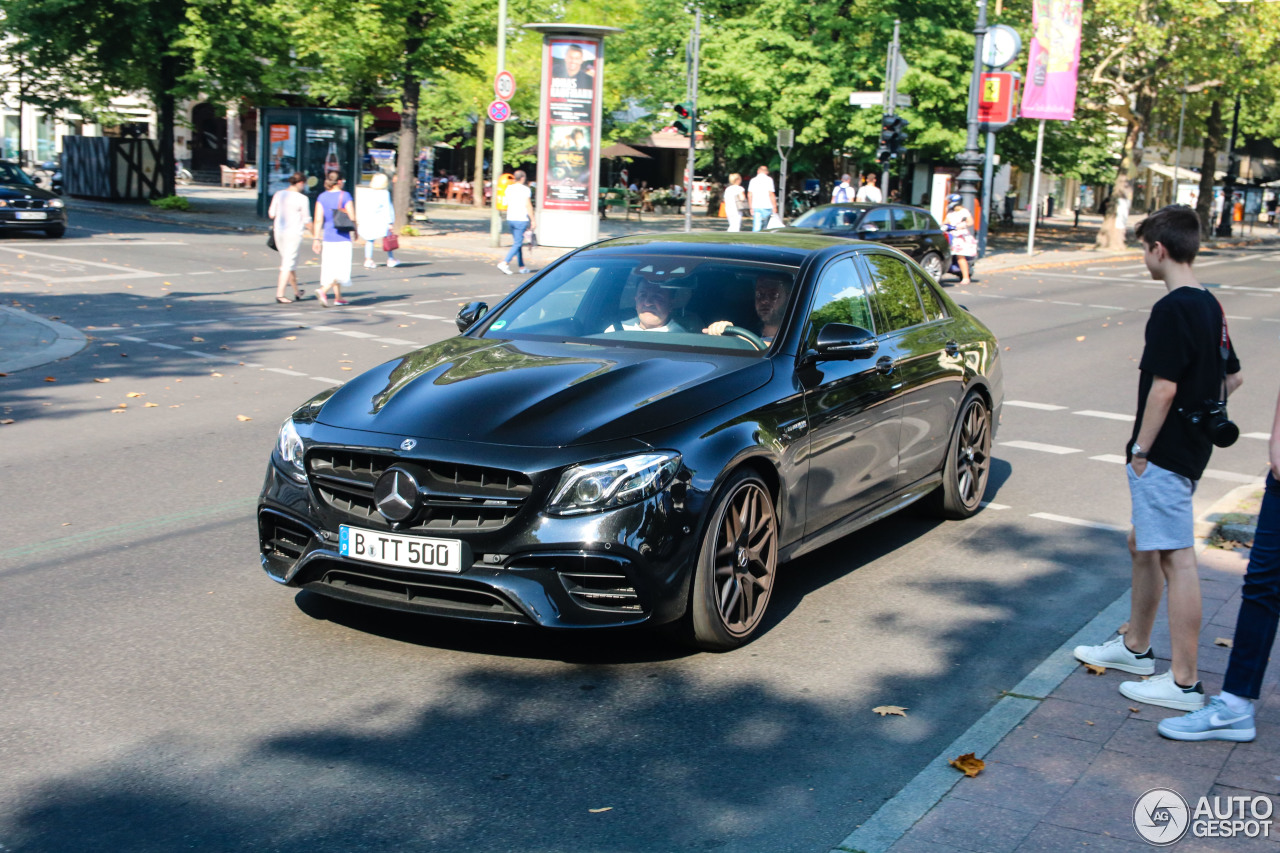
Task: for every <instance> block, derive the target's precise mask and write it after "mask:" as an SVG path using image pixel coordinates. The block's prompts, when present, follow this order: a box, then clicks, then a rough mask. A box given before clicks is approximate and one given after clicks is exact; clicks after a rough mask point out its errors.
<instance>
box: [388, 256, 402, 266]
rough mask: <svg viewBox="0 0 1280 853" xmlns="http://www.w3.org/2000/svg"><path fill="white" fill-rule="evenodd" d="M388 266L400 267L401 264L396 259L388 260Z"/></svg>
mask: <svg viewBox="0 0 1280 853" xmlns="http://www.w3.org/2000/svg"><path fill="white" fill-rule="evenodd" d="M387 266H389V267H398V266H400V262H399V261H397V260H396V259H395V258H387Z"/></svg>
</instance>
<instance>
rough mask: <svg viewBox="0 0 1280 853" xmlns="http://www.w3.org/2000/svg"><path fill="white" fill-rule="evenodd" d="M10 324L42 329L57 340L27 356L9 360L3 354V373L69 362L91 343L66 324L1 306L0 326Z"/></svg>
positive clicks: (0, 362) (0, 357)
mask: <svg viewBox="0 0 1280 853" xmlns="http://www.w3.org/2000/svg"><path fill="white" fill-rule="evenodd" d="M8 322H16V323H28V324H31V325H36V326H43V327H44V328H45V329H47V330H48V331H49V333H50V334H51V335H52V336H53V338H54V340H53V342H52V343H50V344H48V345H46V346H42V347H40V348H39V349H37V350H35V351H33V352H29V353H27V354H25V355H21V354H20V355H15V356H12V357H10V356H8V355H5V354H3V353H0V373H17V372H18V371H19V370H29V369H31V368H33V367H39V366H40V365H42V364H48V363H49V362H52V361H58V360H59V359H63V358H68V357H70V356H73V355H75V354H76V353H78V352H80V350H82V349H84V348H85V345H86V344H88V342H89V339H88V338H87V337H85V335H84V333H83V332H81V331H80V330H79V329H74V328H72V327H71V326H68V325H67V324H66V323H59V322H57V321H54V320H46V319H45V318H43V317H37V316H36V315H35V314H31V313H29V312H27V311H22V310H20V309H17V308H7V307H4V306H0V326H3V325H4V324H5V323H8Z"/></svg>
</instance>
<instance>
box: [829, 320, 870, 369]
mask: <svg viewBox="0 0 1280 853" xmlns="http://www.w3.org/2000/svg"><path fill="white" fill-rule="evenodd" d="M813 349H814V355H815V356H816V357H817V358H818V359H820V360H824V359H825V360H829V361H856V360H858V359H860V358H870V357H871V356H873V355H875V354H876V351H877V350H878V349H880V342H879V341H877V340H876V336H875V335H874V334H872V333H871V332H869V331H867V330H866V329H864V328H862V327H861V326H852V325H849V324H847V323H828V324H827V325H825V326H823V327H822V329H821V330H820V331H819V332H818V340H817V341H815V342H814V345H813Z"/></svg>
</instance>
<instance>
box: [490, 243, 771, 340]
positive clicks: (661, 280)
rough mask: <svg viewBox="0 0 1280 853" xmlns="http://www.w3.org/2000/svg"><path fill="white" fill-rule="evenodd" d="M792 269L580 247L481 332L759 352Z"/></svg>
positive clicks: (491, 334) (514, 335)
mask: <svg viewBox="0 0 1280 853" xmlns="http://www.w3.org/2000/svg"><path fill="white" fill-rule="evenodd" d="M795 274H796V268H795V267H790V266H780V265H775V264H763V263H752V262H745V261H732V260H721V259H708V258H696V257H683V256H673V255H656V254H655V255H644V254H636V255H591V254H587V255H579V256H576V257H573V258H570V259H568V260H566V261H565V262H564V263H562V264H559V265H557V266H556V267H555V268H554V269H551V270H549V271H548V272H547V273H546V274H545V275H544V276H543V277H541V278H540V279H538V280H537V281H535V282H533V283H532V284H531V285H530V286H529V287H528V288H527V289H526V290H525V291H523V292H522V293H520V294H519V295H518V296H516V298H515V300H514V301H513V302H511V303H510V304H508V305H506V306H504V307H503V308H502V310H501V311H499V312H496V313H495V314H493V315H491V316H489V317H486V318H485V328H484V331H483V332H482V336H483V337H496V338H521V337H531V338H547V339H555V340H572V341H581V342H583V343H592V344H598V345H602V346H637V347H649V348H657V349H690V348H693V349H704V350H705V349H718V350H731V351H737V352H743V353H747V354H749V353H753V352H760V351H761V346H765V347H767V346H768V345H769V344H771V342H772V340H773V338H774V336H775V335H776V334H777V331H778V327H779V325H780V323H781V319H782V317H783V316H785V313H786V309H787V306H788V305H789V303H790V300H791V296H792V292H793V290H794V287H793V285H794V282H795ZM726 327H733V328H734V329H735V330H736V329H742V330H744V331H745V332H746V333H747V334H745V335H743V334H741V333H738V332H736V331H729V332H728V333H726V331H725V329H726ZM753 338H754V339H755V340H752V339H753Z"/></svg>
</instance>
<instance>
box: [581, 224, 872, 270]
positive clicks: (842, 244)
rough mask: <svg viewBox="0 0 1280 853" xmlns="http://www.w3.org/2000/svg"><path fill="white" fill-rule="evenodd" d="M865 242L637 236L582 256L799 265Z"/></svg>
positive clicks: (722, 234) (779, 236) (736, 235)
mask: <svg viewBox="0 0 1280 853" xmlns="http://www.w3.org/2000/svg"><path fill="white" fill-rule="evenodd" d="M859 244H863V245H866V246H869V247H870V246H879V244H878V243H873V242H870V241H863V240H847V239H844V238H841V237H827V236H825V235H822V234H816V233H815V234H808V233H802V232H780V231H761V232H754V233H753V232H750V231H739V232H726V231H718V232H713V233H709V234H707V233H701V234H635V235H631V236H628V237H615V238H613V239H610V240H602V241H601V242H599V243H593V244H592V245H590V246H587V247H585V248H583V249H581V250H579V252H578V254H584V253H588V252H589V253H592V254H597V253H599V254H631V253H634V252H637V251H640V252H645V253H654V254H663V255H687V254H690V253H691V252H696V253H697V254H698V255H700V256H702V257H706V258H711V259H718V260H735V261H758V262H761V263H772V264H787V265H790V266H797V265H799V264H800V263H801V262H802V261H804V260H805V259H806V258H808V257H809V256H811V255H814V254H817V253H818V252H821V251H823V250H827V249H832V250H837V249H846V250H847V249H849V248H850V247H851V246H856V245H859Z"/></svg>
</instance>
